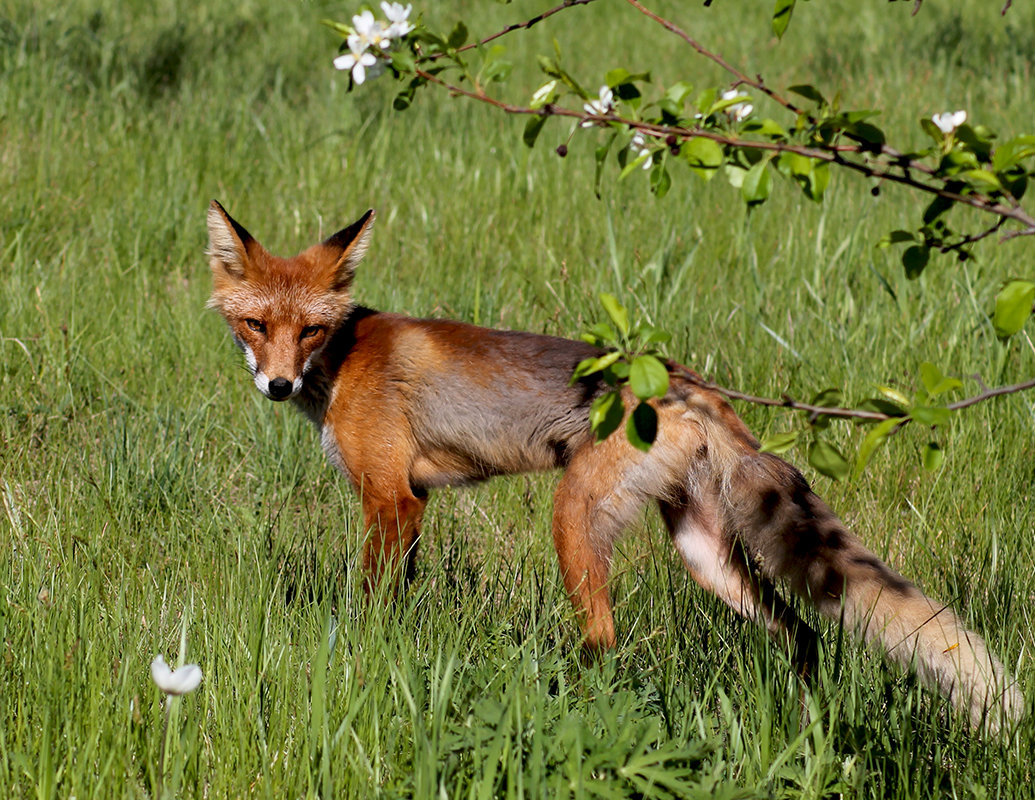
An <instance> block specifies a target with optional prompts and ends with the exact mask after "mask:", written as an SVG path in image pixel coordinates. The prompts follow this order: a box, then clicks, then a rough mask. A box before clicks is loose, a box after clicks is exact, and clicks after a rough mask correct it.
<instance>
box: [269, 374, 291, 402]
mask: <svg viewBox="0 0 1035 800" xmlns="http://www.w3.org/2000/svg"><path fill="white" fill-rule="evenodd" d="M292 388H293V386H292V384H291V381H289V380H288V379H287V378H274V379H273V380H271V381H270V383H269V392H270V397H271V398H272V399H273V400H287V399H288V398H289V397H290V396H291V390H292Z"/></svg>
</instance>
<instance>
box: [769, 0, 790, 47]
mask: <svg viewBox="0 0 1035 800" xmlns="http://www.w3.org/2000/svg"><path fill="white" fill-rule="evenodd" d="M794 2H795V0H776V5H775V6H773V33H774V34H775V35H776V38H778V39H782V38H783V32H784V31H785V30H787V23H789V22H790V21H791V14H792V13H794Z"/></svg>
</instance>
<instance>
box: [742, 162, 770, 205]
mask: <svg viewBox="0 0 1035 800" xmlns="http://www.w3.org/2000/svg"><path fill="white" fill-rule="evenodd" d="M768 165H769V160H768V159H762V160H761V161H759V162H758V163H757V164H755V165H754V166H753V167H752V168H751V169H749V170H748V171H747V174H745V175H744V182H743V184H741V187H740V194H741V196H742V197H743V198H744V201H745V202H746V203H747V204H748V205H749V206H754V205H758V204H760V203H764V202H765V201H766V200H767V199H768V198H769V190H770V189H771V188H772V184H773V179H772V176H771V175H770V174H769V170H768V169H766V167H767V166H768Z"/></svg>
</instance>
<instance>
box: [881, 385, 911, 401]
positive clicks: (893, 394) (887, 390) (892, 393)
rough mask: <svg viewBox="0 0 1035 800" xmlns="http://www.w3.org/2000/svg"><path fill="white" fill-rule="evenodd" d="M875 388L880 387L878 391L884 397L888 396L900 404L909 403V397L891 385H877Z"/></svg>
mask: <svg viewBox="0 0 1035 800" xmlns="http://www.w3.org/2000/svg"><path fill="white" fill-rule="evenodd" d="M877 388H878V389H880V393H881V394H882V395H884V396H885V397H886V398H888V399H889V400H890V401H891V402H893V403H897V404H898V405H900V406H908V405H909V398H908V397H906V396H905V395H904V394H902V392H900V391H899V390H898V389H895V388H893V387H891V386H878V387H877Z"/></svg>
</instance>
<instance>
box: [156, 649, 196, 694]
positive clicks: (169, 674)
mask: <svg viewBox="0 0 1035 800" xmlns="http://www.w3.org/2000/svg"><path fill="white" fill-rule="evenodd" d="M151 677H152V678H153V679H154V682H155V683H156V684H157V685H158V688H159V689H161V690H162V691H163V692H165V693H166V694H175V695H180V694H188V693H190V692H193V691H194V690H195V689H197V688H198V684H200V683H201V667H199V666H198V665H197V664H184V665H183V666H182V667H180V668H179V669H169V666H168V664H166V663H165V659H164V658H162V657H161V656H160V655H159V656H155V660H154V661H152V662H151Z"/></svg>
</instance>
